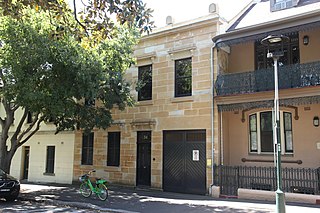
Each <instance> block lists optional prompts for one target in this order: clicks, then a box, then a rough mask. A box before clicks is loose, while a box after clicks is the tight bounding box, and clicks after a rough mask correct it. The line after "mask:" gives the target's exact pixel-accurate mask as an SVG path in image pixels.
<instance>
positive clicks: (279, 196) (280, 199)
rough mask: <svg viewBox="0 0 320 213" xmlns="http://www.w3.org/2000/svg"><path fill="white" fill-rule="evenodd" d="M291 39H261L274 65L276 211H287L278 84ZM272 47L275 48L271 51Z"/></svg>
mask: <svg viewBox="0 0 320 213" xmlns="http://www.w3.org/2000/svg"><path fill="white" fill-rule="evenodd" d="M288 40H289V38H288V37H286V36H283V35H280V36H275V35H269V36H268V37H266V38H264V39H262V40H261V44H263V45H265V46H267V47H268V54H267V58H272V59H273V67H274V115H275V116H274V122H273V132H274V147H275V149H274V151H275V152H276V159H275V160H276V162H275V165H276V170H277V191H276V212H277V213H285V212H286V207H285V197H284V193H283V191H282V175H281V140H280V139H281V138H280V110H279V86H278V60H279V58H280V57H281V56H283V54H284V52H283V44H284V43H285V42H287V41H288ZM270 48H272V49H273V50H275V51H274V52H270Z"/></svg>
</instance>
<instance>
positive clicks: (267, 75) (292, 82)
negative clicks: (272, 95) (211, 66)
mask: <svg viewBox="0 0 320 213" xmlns="http://www.w3.org/2000/svg"><path fill="white" fill-rule="evenodd" d="M278 73H279V89H288V88H299V87H309V86H316V85H320V62H312V63H306V64H292V65H287V66H280V67H279V72H278ZM269 90H274V70H273V68H268V69H261V70H255V71H251V72H244V73H234V74H219V75H218V76H217V80H216V91H217V95H218V96H222V95H234V94H248V93H254V92H260V91H269Z"/></svg>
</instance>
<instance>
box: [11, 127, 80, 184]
mask: <svg viewBox="0 0 320 213" xmlns="http://www.w3.org/2000/svg"><path fill="white" fill-rule="evenodd" d="M23 146H29V147H30V158H29V175H28V181H31V182H50V183H67V184H71V183H72V177H73V159H74V132H62V133H59V134H57V135H54V131H45V132H44V131H40V132H38V133H37V134H36V135H34V136H33V137H32V138H31V139H30V141H28V142H27V143H26V144H24V145H23ZM23 146H22V147H20V148H19V149H18V150H17V152H16V154H15V155H14V158H13V160H12V164H11V170H10V174H11V175H13V176H14V177H16V178H19V179H22V175H23V160H24V159H23ZM47 146H55V166H54V176H50V175H44V173H45V169H46V152H47Z"/></svg>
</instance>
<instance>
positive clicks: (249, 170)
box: [213, 165, 320, 195]
mask: <svg viewBox="0 0 320 213" xmlns="http://www.w3.org/2000/svg"><path fill="white" fill-rule="evenodd" d="M213 174H214V185H216V186H220V193H221V194H222V195H237V191H238V188H244V189H256V190H268V191H276V189H277V180H276V177H277V176H276V168H275V167H256V166H224V165H219V166H217V165H215V166H214V170H213ZM282 190H283V191H284V192H292V193H302V194H313V195H319V194H320V167H319V168H317V169H312V168H285V167H283V168H282Z"/></svg>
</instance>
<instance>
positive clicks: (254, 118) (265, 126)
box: [249, 111, 293, 154]
mask: <svg viewBox="0 0 320 213" xmlns="http://www.w3.org/2000/svg"><path fill="white" fill-rule="evenodd" d="M292 132H293V131H292V113H291V112H284V111H280V138H281V150H282V154H285V153H293V143H292V140H293V136H292V134H293V133H292ZM273 138H274V136H273V112H272V111H262V112H256V113H253V114H250V115H249V152H250V153H257V154H263V153H266V154H268V153H273V150H274V142H273Z"/></svg>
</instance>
